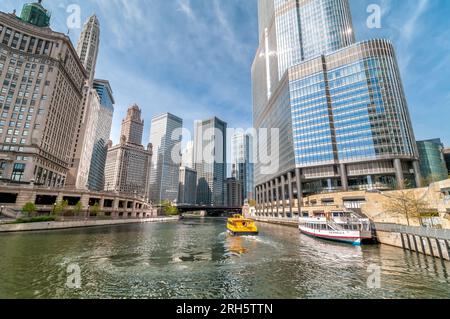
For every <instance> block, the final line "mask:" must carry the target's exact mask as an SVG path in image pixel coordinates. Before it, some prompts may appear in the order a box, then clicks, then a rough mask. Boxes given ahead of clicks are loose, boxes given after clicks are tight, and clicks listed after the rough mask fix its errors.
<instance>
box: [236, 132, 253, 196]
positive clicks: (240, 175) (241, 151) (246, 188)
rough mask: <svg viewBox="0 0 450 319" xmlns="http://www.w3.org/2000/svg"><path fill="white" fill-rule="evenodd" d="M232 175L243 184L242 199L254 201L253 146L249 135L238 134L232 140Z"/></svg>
mask: <svg viewBox="0 0 450 319" xmlns="http://www.w3.org/2000/svg"><path fill="white" fill-rule="evenodd" d="M231 144H232V147H231V149H232V165H233V171H232V175H233V177H235V178H236V179H237V180H238V181H240V182H241V183H242V199H243V200H245V199H253V188H254V184H253V144H252V137H251V136H250V135H249V134H244V133H237V134H235V135H233V137H232V140H231Z"/></svg>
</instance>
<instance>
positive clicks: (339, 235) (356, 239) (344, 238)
mask: <svg viewBox="0 0 450 319" xmlns="http://www.w3.org/2000/svg"><path fill="white" fill-rule="evenodd" d="M300 231H301V232H302V233H303V234H305V235H308V236H311V237H314V238H319V239H323V240H328V241H334V242H340V243H346V244H351V245H354V246H360V245H361V244H362V243H363V242H364V241H365V240H370V238H366V237H362V236H361V235H360V233H359V232H351V233H347V234H346V233H345V232H336V233H332V232H327V233H325V232H323V233H321V232H314V231H312V230H309V229H305V228H300Z"/></svg>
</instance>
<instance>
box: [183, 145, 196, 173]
mask: <svg viewBox="0 0 450 319" xmlns="http://www.w3.org/2000/svg"><path fill="white" fill-rule="evenodd" d="M181 160H182V166H184V167H188V168H191V169H193V168H194V141H188V142H187V143H186V147H185V148H184V150H183V153H182V154H181Z"/></svg>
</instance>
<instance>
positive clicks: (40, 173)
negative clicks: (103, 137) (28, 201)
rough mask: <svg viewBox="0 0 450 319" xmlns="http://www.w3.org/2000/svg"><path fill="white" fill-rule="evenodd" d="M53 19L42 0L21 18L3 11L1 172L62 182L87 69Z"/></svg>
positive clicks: (0, 17) (23, 178)
mask: <svg viewBox="0 0 450 319" xmlns="http://www.w3.org/2000/svg"><path fill="white" fill-rule="evenodd" d="M49 24H50V14H49V13H48V12H47V11H46V10H45V9H44V7H43V6H42V5H41V4H40V3H30V4H26V5H25V6H24V8H23V11H22V14H21V18H18V17H17V16H16V15H15V14H6V13H3V12H0V88H1V92H0V176H1V179H2V180H4V181H7V182H9V181H12V182H20V183H31V182H34V183H36V184H40V185H45V186H49V187H64V186H65V184H66V177H67V174H68V169H69V164H70V159H71V151H72V144H71V141H72V140H73V138H74V135H75V134H76V131H77V126H78V114H79V111H80V109H81V105H82V104H81V103H82V99H83V84H84V81H85V78H86V77H87V75H86V72H85V70H84V68H83V65H82V64H81V63H80V60H79V59H78V56H77V54H76V51H75V48H74V47H73V45H72V43H71V42H70V39H69V38H68V37H67V36H66V35H64V34H62V33H58V32H54V31H52V30H51V28H50V27H49ZM61 61H64V63H62V62H61Z"/></svg>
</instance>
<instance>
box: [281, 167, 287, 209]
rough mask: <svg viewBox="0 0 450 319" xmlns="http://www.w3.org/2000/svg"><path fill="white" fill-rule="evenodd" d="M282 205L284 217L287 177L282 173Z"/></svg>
mask: <svg viewBox="0 0 450 319" xmlns="http://www.w3.org/2000/svg"><path fill="white" fill-rule="evenodd" d="M281 206H282V208H283V212H282V214H283V217H286V216H285V215H286V177H284V174H283V175H281Z"/></svg>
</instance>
